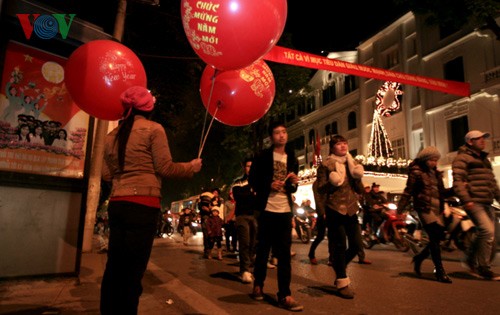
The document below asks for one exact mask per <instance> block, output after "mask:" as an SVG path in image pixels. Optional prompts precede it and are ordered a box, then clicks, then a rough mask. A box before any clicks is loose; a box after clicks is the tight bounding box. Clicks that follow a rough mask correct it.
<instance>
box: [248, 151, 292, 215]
mask: <svg viewBox="0 0 500 315" xmlns="http://www.w3.org/2000/svg"><path fill="white" fill-rule="evenodd" d="M273 150H274V146H271V147H270V148H268V149H265V150H263V151H262V152H261V154H260V155H259V156H258V157H257V158H256V159H255V161H254V162H253V163H252V167H251V168H250V175H249V176H248V182H249V183H250V186H251V187H252V188H253V190H254V191H255V194H256V210H258V211H264V210H265V208H266V205H267V199H268V198H269V194H270V193H271V183H272V182H273V175H274V159H273ZM285 152H286V154H287V160H286V168H287V173H290V172H293V173H295V174H298V172H299V162H298V161H297V159H296V158H295V153H294V152H293V150H290V149H289V148H288V147H286V148H285ZM285 190H286V191H285V192H286V195H287V197H288V203H289V205H290V211H291V209H293V200H292V194H293V193H294V192H296V191H297V185H292V184H291V183H290V182H289V181H287V183H286V184H285Z"/></svg>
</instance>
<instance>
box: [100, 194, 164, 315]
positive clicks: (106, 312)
mask: <svg viewBox="0 0 500 315" xmlns="http://www.w3.org/2000/svg"><path fill="white" fill-rule="evenodd" d="M159 211H160V209H158V208H152V207H148V206H144V205H140V204H136V203H132V202H126V201H115V202H113V201H112V202H110V203H109V206H108V215H109V226H110V234H109V248H108V260H107V263H106V269H105V271H104V276H103V279H102V284H101V306H100V307H101V314H103V315H110V314H112V315H129V314H130V315H135V314H137V308H138V306H139V297H140V296H141V294H142V284H141V281H142V277H143V275H144V272H145V271H146V267H147V264H148V261H149V257H150V255H151V249H152V247H153V241H154V237H155V232H156V227H157V222H158V213H159Z"/></svg>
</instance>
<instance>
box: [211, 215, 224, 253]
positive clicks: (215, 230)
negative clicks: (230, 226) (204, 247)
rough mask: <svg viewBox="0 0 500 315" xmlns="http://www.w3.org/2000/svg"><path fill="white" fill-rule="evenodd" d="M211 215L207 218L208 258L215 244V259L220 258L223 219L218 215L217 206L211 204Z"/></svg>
mask: <svg viewBox="0 0 500 315" xmlns="http://www.w3.org/2000/svg"><path fill="white" fill-rule="evenodd" d="M211 211H212V215H211V216H210V217H209V218H208V219H207V234H208V259H212V250H213V248H214V247H215V246H216V248H217V259H219V260H222V226H223V225H224V221H222V219H221V217H219V212H220V211H219V207H217V206H213V207H212V209H211Z"/></svg>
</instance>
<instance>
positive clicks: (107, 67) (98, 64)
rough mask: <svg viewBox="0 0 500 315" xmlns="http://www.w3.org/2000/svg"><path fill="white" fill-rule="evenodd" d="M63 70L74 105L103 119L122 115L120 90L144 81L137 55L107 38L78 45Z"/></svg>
mask: <svg viewBox="0 0 500 315" xmlns="http://www.w3.org/2000/svg"><path fill="white" fill-rule="evenodd" d="M64 71H65V83H66V87H67V89H68V92H69V94H70V95H71V98H72V99H73V100H74V101H75V103H76V104H77V105H78V107H80V108H81V109H82V110H83V111H85V112H86V113H88V114H89V115H91V116H94V117H97V118H99V119H105V120H118V119H120V118H121V117H122V116H123V111H124V108H123V106H122V103H121V100H120V95H121V94H122V92H124V91H125V90H126V89H128V88H129V87H131V86H134V85H139V86H143V87H146V84H147V79H146V71H145V70H144V67H143V65H142V63H141V61H140V60H139V58H138V57H137V56H136V55H135V54H134V52H133V51H132V50H130V49H129V48H127V47H126V46H124V45H122V44H120V43H118V42H114V41H111V40H95V41H91V42H88V43H86V44H84V45H82V46H80V47H78V48H77V49H76V50H75V51H74V52H73V53H72V54H71V55H70V57H69V59H68V62H67V63H66V66H65V68H64Z"/></svg>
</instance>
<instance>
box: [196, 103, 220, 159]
mask: <svg viewBox="0 0 500 315" xmlns="http://www.w3.org/2000/svg"><path fill="white" fill-rule="evenodd" d="M218 110H219V105H217V107H216V108H215V112H214V115H213V116H212V120H211V121H210V125H208V129H207V132H206V133H205V138H204V139H203V143H202V144H201V147H200V152H198V158H200V156H201V151H203V147H204V146H205V142H206V141H207V138H208V132H209V131H210V128H212V124H213V122H214V120H215V115H217V111H218Z"/></svg>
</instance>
